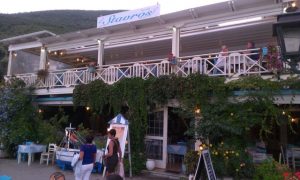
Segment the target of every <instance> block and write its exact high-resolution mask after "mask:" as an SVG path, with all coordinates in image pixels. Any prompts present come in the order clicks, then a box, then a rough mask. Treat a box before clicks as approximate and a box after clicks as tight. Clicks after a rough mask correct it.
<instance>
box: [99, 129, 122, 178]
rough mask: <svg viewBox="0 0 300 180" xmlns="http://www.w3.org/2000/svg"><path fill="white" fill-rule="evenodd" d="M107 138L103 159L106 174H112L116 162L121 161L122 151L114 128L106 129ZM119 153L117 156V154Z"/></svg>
mask: <svg viewBox="0 0 300 180" xmlns="http://www.w3.org/2000/svg"><path fill="white" fill-rule="evenodd" d="M107 135H108V138H109V139H110V141H109V144H108V147H107V154H106V155H104V157H103V159H104V161H105V166H106V176H109V175H110V174H113V173H114V172H115V170H116V168H117V166H118V162H121V161H122V151H121V147H120V142H119V140H118V138H116V137H115V136H116V130H115V129H111V130H110V131H108V134H107ZM118 154H119V156H118Z"/></svg>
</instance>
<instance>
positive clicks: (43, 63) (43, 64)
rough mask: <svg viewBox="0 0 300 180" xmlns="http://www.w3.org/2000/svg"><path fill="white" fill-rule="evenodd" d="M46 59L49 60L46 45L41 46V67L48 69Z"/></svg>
mask: <svg viewBox="0 0 300 180" xmlns="http://www.w3.org/2000/svg"><path fill="white" fill-rule="evenodd" d="M46 60H47V50H46V48H45V47H41V54H40V66H39V69H46Z"/></svg>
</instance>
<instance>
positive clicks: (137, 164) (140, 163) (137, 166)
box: [123, 153, 146, 175]
mask: <svg viewBox="0 0 300 180" xmlns="http://www.w3.org/2000/svg"><path fill="white" fill-rule="evenodd" d="M123 162H124V170H125V173H126V174H129V159H128V158H126V159H124V161H123ZM131 165H132V174H133V175H138V174H140V173H141V171H142V170H143V169H145V168H146V157H145V155H144V154H143V153H139V154H137V153H132V154H131Z"/></svg>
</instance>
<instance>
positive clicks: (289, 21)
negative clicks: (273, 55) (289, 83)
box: [273, 12, 300, 73]
mask: <svg viewBox="0 0 300 180" xmlns="http://www.w3.org/2000/svg"><path fill="white" fill-rule="evenodd" d="M273 36H277V40H278V44H279V46H280V48H281V56H282V60H283V61H285V62H287V64H288V65H289V66H290V68H291V70H292V72H294V73H300V67H299V66H300V64H299V63H300V12H293V13H286V14H282V15H279V16H277V23H275V24H273Z"/></svg>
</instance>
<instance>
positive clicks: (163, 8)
mask: <svg viewBox="0 0 300 180" xmlns="http://www.w3.org/2000/svg"><path fill="white" fill-rule="evenodd" d="M223 1H228V0H0V2H1V6H0V13H9V14H11V13H20V12H32V11H44V10H61V9H74V10H133V9H139V8H143V7H147V6H152V5H155V4H157V3H159V4H160V12H161V13H160V14H166V13H170V12H175V11H180V10H183V9H189V8H193V7H198V6H203V5H208V4H213V3H217V2H223Z"/></svg>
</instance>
